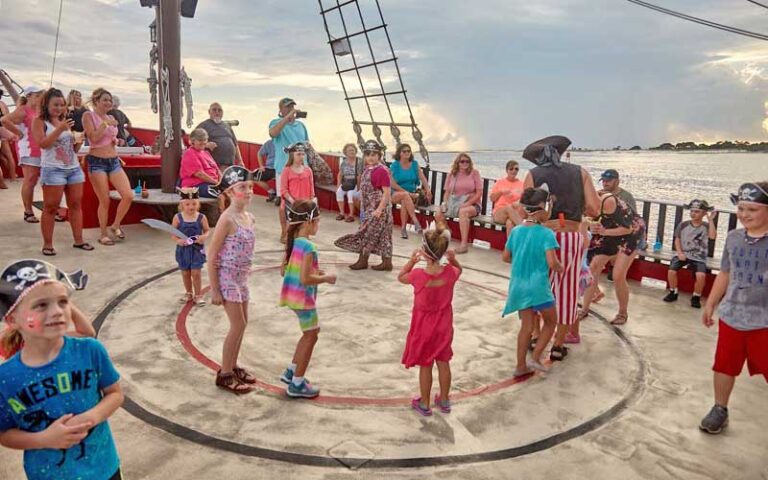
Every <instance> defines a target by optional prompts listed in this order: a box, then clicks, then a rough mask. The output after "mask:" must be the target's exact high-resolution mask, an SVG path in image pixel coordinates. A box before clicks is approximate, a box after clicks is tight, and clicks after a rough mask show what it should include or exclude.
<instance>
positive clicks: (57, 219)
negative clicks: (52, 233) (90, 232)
mask: <svg viewBox="0 0 768 480" xmlns="http://www.w3.org/2000/svg"><path fill="white" fill-rule="evenodd" d="M53 220H54V221H56V222H66V221H67V219H66V218H64V217H62V216H61V215H59V214H58V213H57V214H56V216H55V217H53Z"/></svg>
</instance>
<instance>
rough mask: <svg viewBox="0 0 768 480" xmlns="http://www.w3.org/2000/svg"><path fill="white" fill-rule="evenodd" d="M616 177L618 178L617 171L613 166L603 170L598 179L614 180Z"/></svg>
mask: <svg viewBox="0 0 768 480" xmlns="http://www.w3.org/2000/svg"><path fill="white" fill-rule="evenodd" d="M616 178H619V172H618V171H616V170H614V169H613V168H609V169H608V170H606V171H604V172H603V174H602V175H600V179H602V180H614V179H616Z"/></svg>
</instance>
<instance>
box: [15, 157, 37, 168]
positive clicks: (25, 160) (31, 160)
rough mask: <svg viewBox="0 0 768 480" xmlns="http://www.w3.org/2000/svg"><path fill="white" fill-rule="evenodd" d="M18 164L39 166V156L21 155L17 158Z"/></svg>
mask: <svg viewBox="0 0 768 480" xmlns="http://www.w3.org/2000/svg"><path fill="white" fill-rule="evenodd" d="M19 165H27V166H28V167H37V168H40V157H21V158H20V159H19Z"/></svg>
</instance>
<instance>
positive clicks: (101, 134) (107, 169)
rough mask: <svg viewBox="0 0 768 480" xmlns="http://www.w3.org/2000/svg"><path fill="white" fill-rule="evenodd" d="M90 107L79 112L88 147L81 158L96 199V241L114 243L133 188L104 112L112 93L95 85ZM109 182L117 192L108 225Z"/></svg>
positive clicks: (120, 235)
mask: <svg viewBox="0 0 768 480" xmlns="http://www.w3.org/2000/svg"><path fill="white" fill-rule="evenodd" d="M91 104H93V110H92V111H90V112H85V113H84V114H83V129H84V130H85V135H86V136H87V137H88V142H89V144H90V150H89V152H88V155H87V156H86V157H85V159H86V160H87V161H88V174H89V176H90V179H91V185H92V186H93V191H94V192H95V193H96V197H98V199H99V209H98V217H99V228H100V229H101V236H100V238H99V243H100V244H102V245H114V244H115V239H117V240H123V239H124V238H125V234H124V233H123V231H122V230H121V229H120V224H121V223H122V221H123V218H124V217H125V214H126V213H128V209H129V208H131V202H133V190H131V184H130V181H129V180H128V175H126V174H125V171H124V170H123V161H122V160H121V159H120V158H119V157H118V156H117V149H116V146H117V143H118V140H117V121H116V120H115V119H114V118H113V117H112V116H111V115H107V112H108V111H110V110H111V109H112V94H111V93H109V92H108V91H106V90H105V89H103V88H97V89H96V90H94V91H93V94H91ZM110 182H111V183H112V185H113V186H114V187H115V189H116V190H117V191H118V193H119V194H120V203H119V204H118V205H117V212H115V219H114V221H113V222H112V226H109V227H108V226H107V225H108V222H109V203H110V199H109V184H110Z"/></svg>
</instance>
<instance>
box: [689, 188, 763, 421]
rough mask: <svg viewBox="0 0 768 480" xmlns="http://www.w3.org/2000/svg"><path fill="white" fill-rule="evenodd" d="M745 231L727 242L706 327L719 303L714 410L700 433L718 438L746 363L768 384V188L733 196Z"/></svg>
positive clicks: (705, 318) (734, 232)
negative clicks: (737, 380)
mask: <svg viewBox="0 0 768 480" xmlns="http://www.w3.org/2000/svg"><path fill="white" fill-rule="evenodd" d="M731 201H732V202H733V203H734V204H735V205H736V206H737V212H736V215H737V217H738V218H739V221H740V222H741V223H742V225H744V228H739V229H736V230H732V231H731V232H730V233H729V234H728V237H727V238H726V240H725V249H724V250H723V260H722V264H721V267H720V273H719V274H718V275H717V279H715V284H714V285H713V286H712V291H711V292H710V294H709V299H708V300H707V306H706V307H705V309H704V313H703V315H702V318H701V319H702V322H703V323H704V325H706V326H707V327H711V326H712V325H714V323H715V320H714V318H713V314H714V311H715V308H716V307H717V304H718V303H720V300H722V303H720V310H719V316H720V322H719V332H718V336H717V351H716V352H715V364H714V366H713V367H712V370H714V371H715V378H714V387H715V406H713V407H712V409H711V410H710V411H709V413H708V414H707V415H706V416H705V417H704V418H703V419H702V420H701V424H700V425H699V428H700V429H701V430H703V431H705V432H707V433H712V434H716V433H720V432H722V431H723V428H725V427H727V426H728V399H729V398H730V396H731V392H732V391H733V386H734V384H735V383H736V377H737V376H738V375H739V374H740V373H741V370H742V368H743V367H744V361H745V360H746V362H747V368H748V369H749V373H750V375H758V374H761V375H763V376H764V377H765V379H766V381H768V288H766V287H768V182H759V183H745V184H744V185H742V186H741V187H739V192H738V193H737V194H735V195H731Z"/></svg>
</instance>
